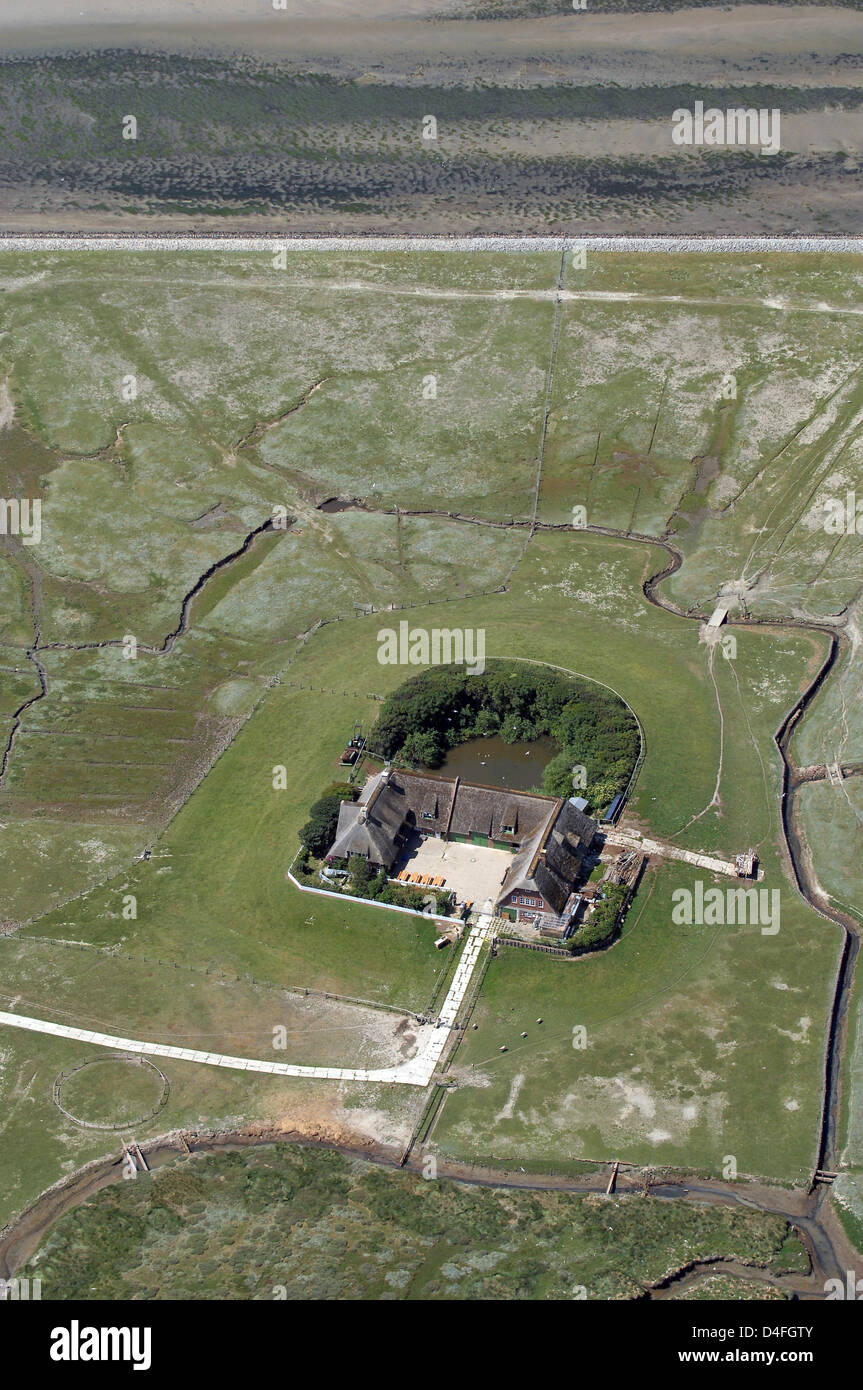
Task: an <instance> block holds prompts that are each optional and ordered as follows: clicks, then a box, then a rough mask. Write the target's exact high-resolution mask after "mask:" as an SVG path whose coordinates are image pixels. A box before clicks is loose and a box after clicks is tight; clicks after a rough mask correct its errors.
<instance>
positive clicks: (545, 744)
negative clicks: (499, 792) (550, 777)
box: [438, 737, 560, 792]
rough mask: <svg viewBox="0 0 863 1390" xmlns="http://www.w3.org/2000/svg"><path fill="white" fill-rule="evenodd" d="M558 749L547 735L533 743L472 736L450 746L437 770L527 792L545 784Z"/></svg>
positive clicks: (442, 773) (465, 778) (469, 780)
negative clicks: (547, 768)
mask: <svg viewBox="0 0 863 1390" xmlns="http://www.w3.org/2000/svg"><path fill="white" fill-rule="evenodd" d="M559 751H560V750H559V749H558V746H557V744H556V743H555V741H554V739H553V738H547V737H543V738H538V739H536V740H535V742H533V743H505V742H504V741H503V739H502V738H498V737H494V738H473V739H471V740H470V741H469V742H468V743H460V744H458V746H457V747H455V748H451V749H450V750H449V753H448V754H447V756H446V761H445V762H444V763H443V766H442V767H440V768H439V769H438V771H439V772H440V773H441V775H442V776H444V777H461V778H462V780H463V781H465V782H483V783H485V785H486V786H491V787H507V788H508V789H509V790H510V791H514V792H524V791H530V789H531V788H532V787H541V786H542V772H543V768H544V767H545V765H546V763H550V762H551V760H552V758H553V757H554V756H555V754H556V753H558V752H559Z"/></svg>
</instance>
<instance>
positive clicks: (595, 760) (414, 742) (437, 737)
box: [370, 661, 639, 811]
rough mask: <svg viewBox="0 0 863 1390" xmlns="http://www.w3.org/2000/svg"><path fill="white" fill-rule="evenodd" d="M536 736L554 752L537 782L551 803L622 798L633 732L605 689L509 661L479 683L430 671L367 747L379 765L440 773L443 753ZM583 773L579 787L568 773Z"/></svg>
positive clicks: (392, 706) (635, 738) (410, 685)
mask: <svg viewBox="0 0 863 1390" xmlns="http://www.w3.org/2000/svg"><path fill="white" fill-rule="evenodd" d="M543 734H546V735H548V736H550V737H551V738H552V739H554V741H555V742H556V743H557V744H558V746H559V748H560V752H559V753H558V754H557V755H556V756H555V757H554V758H552V760H551V762H550V763H549V764H548V766H547V767H546V769H545V772H544V774H543V789H544V790H545V791H547V792H549V793H551V794H552V795H554V796H571V795H572V794H573V791H575V792H579V793H581V794H583V795H584V796H586V797H587V799H588V801H589V802H590V804H591V807H592V808H593V809H594V810H597V811H599V810H603V809H605V808H606V807H607V806H608V805H609V803H610V802H611V800H612V798H613V797H614V796H616V795H617V793H618V792H622V791H623V790H624V789H625V787H626V785H627V783H628V781H629V778H630V775H631V773H632V769H633V767H634V766H635V762H636V759H637V757H638V751H639V733H638V725H637V724H636V722H635V719H634V718H633V716H632V714H631V713H630V711H629V709H628V708H627V707H626V705H625V704H624V703H623V701H622V700H621V699H620V698H619V697H618V696H616V695H614V694H613V693H612V691H610V690H606V689H605V688H604V687H603V686H600V685H596V684H595V683H594V682H592V681H588V680H583V679H580V678H579V677H577V676H567V675H564V674H563V673H562V672H559V671H552V670H549V669H546V668H543V667H540V666H531V665H529V664H527V663H524V662H518V661H489V662H488V664H487V666H486V669H485V671H484V672H483V673H482V674H481V675H471V674H469V672H468V671H467V670H466V669H465V667H464V666H434V667H431V668H429V669H428V670H426V671H423V672H422V673H421V674H420V675H418V676H415V677H414V678H413V679H412V680H409V681H406V682H405V684H404V685H401V686H399V688H398V690H394V691H393V692H392V694H391V695H390V696H388V698H387V700H386V701H385V703H384V706H383V709H382V710H381V714H380V717H379V719H378V721H377V724H376V725H375V728H374V731H373V733H372V736H371V740H370V744H371V747H373V748H374V749H375V750H376V751H377V752H379V753H382V754H383V755H384V756H385V757H387V758H398V759H400V760H401V761H403V762H406V763H409V764H411V765H413V766H420V767H429V768H434V767H440V765H441V763H442V762H443V760H444V758H445V757H446V754H447V750H448V749H450V748H453V747H455V745H456V744H458V743H465V742H467V741H468V740H469V739H473V738H488V737H491V736H492V735H498V736H499V737H500V738H502V739H504V740H505V742H507V743H519V742H522V741H530V740H533V739H536V738H539V737H540V736H541V735H543ZM574 767H577V768H581V767H583V768H584V770H585V776H584V779H583V781H584V784H583V785H580V783H581V780H582V779H581V778H580V777H579V775H578V774H576V780H575V781H573V768H574Z"/></svg>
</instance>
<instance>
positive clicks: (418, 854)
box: [393, 836, 513, 910]
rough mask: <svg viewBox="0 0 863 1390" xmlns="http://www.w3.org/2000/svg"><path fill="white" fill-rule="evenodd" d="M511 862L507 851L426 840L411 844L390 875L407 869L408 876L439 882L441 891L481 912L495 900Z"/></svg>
mask: <svg viewBox="0 0 863 1390" xmlns="http://www.w3.org/2000/svg"><path fill="white" fill-rule="evenodd" d="M512 859H513V856H512V855H511V854H510V852H509V850H505V849H486V848H484V847H483V846H482V845H463V844H457V843H455V842H454V841H447V840H439V839H436V838H434V837H431V836H430V837H429V839H427V840H422V841H415V842H414V843H413V844H412V845H411V846H410V847H409V849H408V851H407V854H406V856H405V857H404V858H403V859H401V860H399V862H398V864H397V865H396V867H395V869H394V870H393V873H394V874H397V873H400V872H401V870H402V869H407V870H409V872H410V873H412V874H430V875H432V877H434V878H442V879H443V880H444V887H446V888H451V889H452V890H453V892H454V893H455V895H456V897H457V899H458V901H459V902H460V903H463V902H467V901H468V900H470V901H471V902H472V903H473V904H474V907H476V908H478V909H480V910H482V909H484V908H485V906H486V903H487V902H489V900H490V902H491V903H493V901H494V899H495V898H496V897H497V894H498V891H499V889H500V885H501V883H502V882H503V878H504V874H505V873H506V871H507V869H508V868H509V866H510V864H511V863H512Z"/></svg>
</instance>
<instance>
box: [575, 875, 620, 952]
mask: <svg viewBox="0 0 863 1390" xmlns="http://www.w3.org/2000/svg"><path fill="white" fill-rule="evenodd" d="M629 892H630V890H629V888H628V887H627V886H626V884H625V883H608V884H606V885H605V887H604V888H603V897H602V898H600V900H599V902H598V903H597V904H596V907H595V908H594V909H593V912H592V913H591V915H590V917H589V919H588V921H587V922H585V923H584V925H583V926H580V927H578V928H577V929H576V930H575V931H574V932H573V934H572V936H571V937H570V938H569V941H568V942H567V943H566V944H567V946H568V947H569V949H570V951H572V952H573V953H574V954H575V953H578V954H581V953H582V952H583V951H593V950H596V949H597V948H598V947H599V946H609V945H610V944H611V942H612V941H613V940H614V938H615V937H616V935H617V932H618V928H619V926H620V922H621V919H622V917H623V911H624V908H625V907H626V905H627V902H628V901H629Z"/></svg>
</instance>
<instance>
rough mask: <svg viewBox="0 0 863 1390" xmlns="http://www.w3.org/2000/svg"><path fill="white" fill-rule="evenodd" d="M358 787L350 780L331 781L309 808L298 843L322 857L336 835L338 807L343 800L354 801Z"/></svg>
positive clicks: (357, 793)
mask: <svg viewBox="0 0 863 1390" xmlns="http://www.w3.org/2000/svg"><path fill="white" fill-rule="evenodd" d="M358 796H359V789H358V788H357V787H354V786H352V785H351V783H350V782H333V784H332V785H331V786H329V787H328V788H327V790H326V791H325V792H324V794H323V796H320V797H318V799H317V801H315V802H313V803H312V805H311V807H310V808H309V819H308V820H307V821H306V823H305V825H304V826H303V828H302V830H301V831H300V844H301V845H302V846H303V848H304V849H307V850H310V851H311V853H312V854H314V855H315V856H316V857H317V858H318V859H322V858H323V857H324V855H325V854H326V852H327V850H328V849H329V847H330V845H331V844H332V843H333V840H334V839H335V837H336V826H337V825H338V823H339V807H340V806H341V804H342V802H343V801H356V799H357V797H358Z"/></svg>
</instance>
